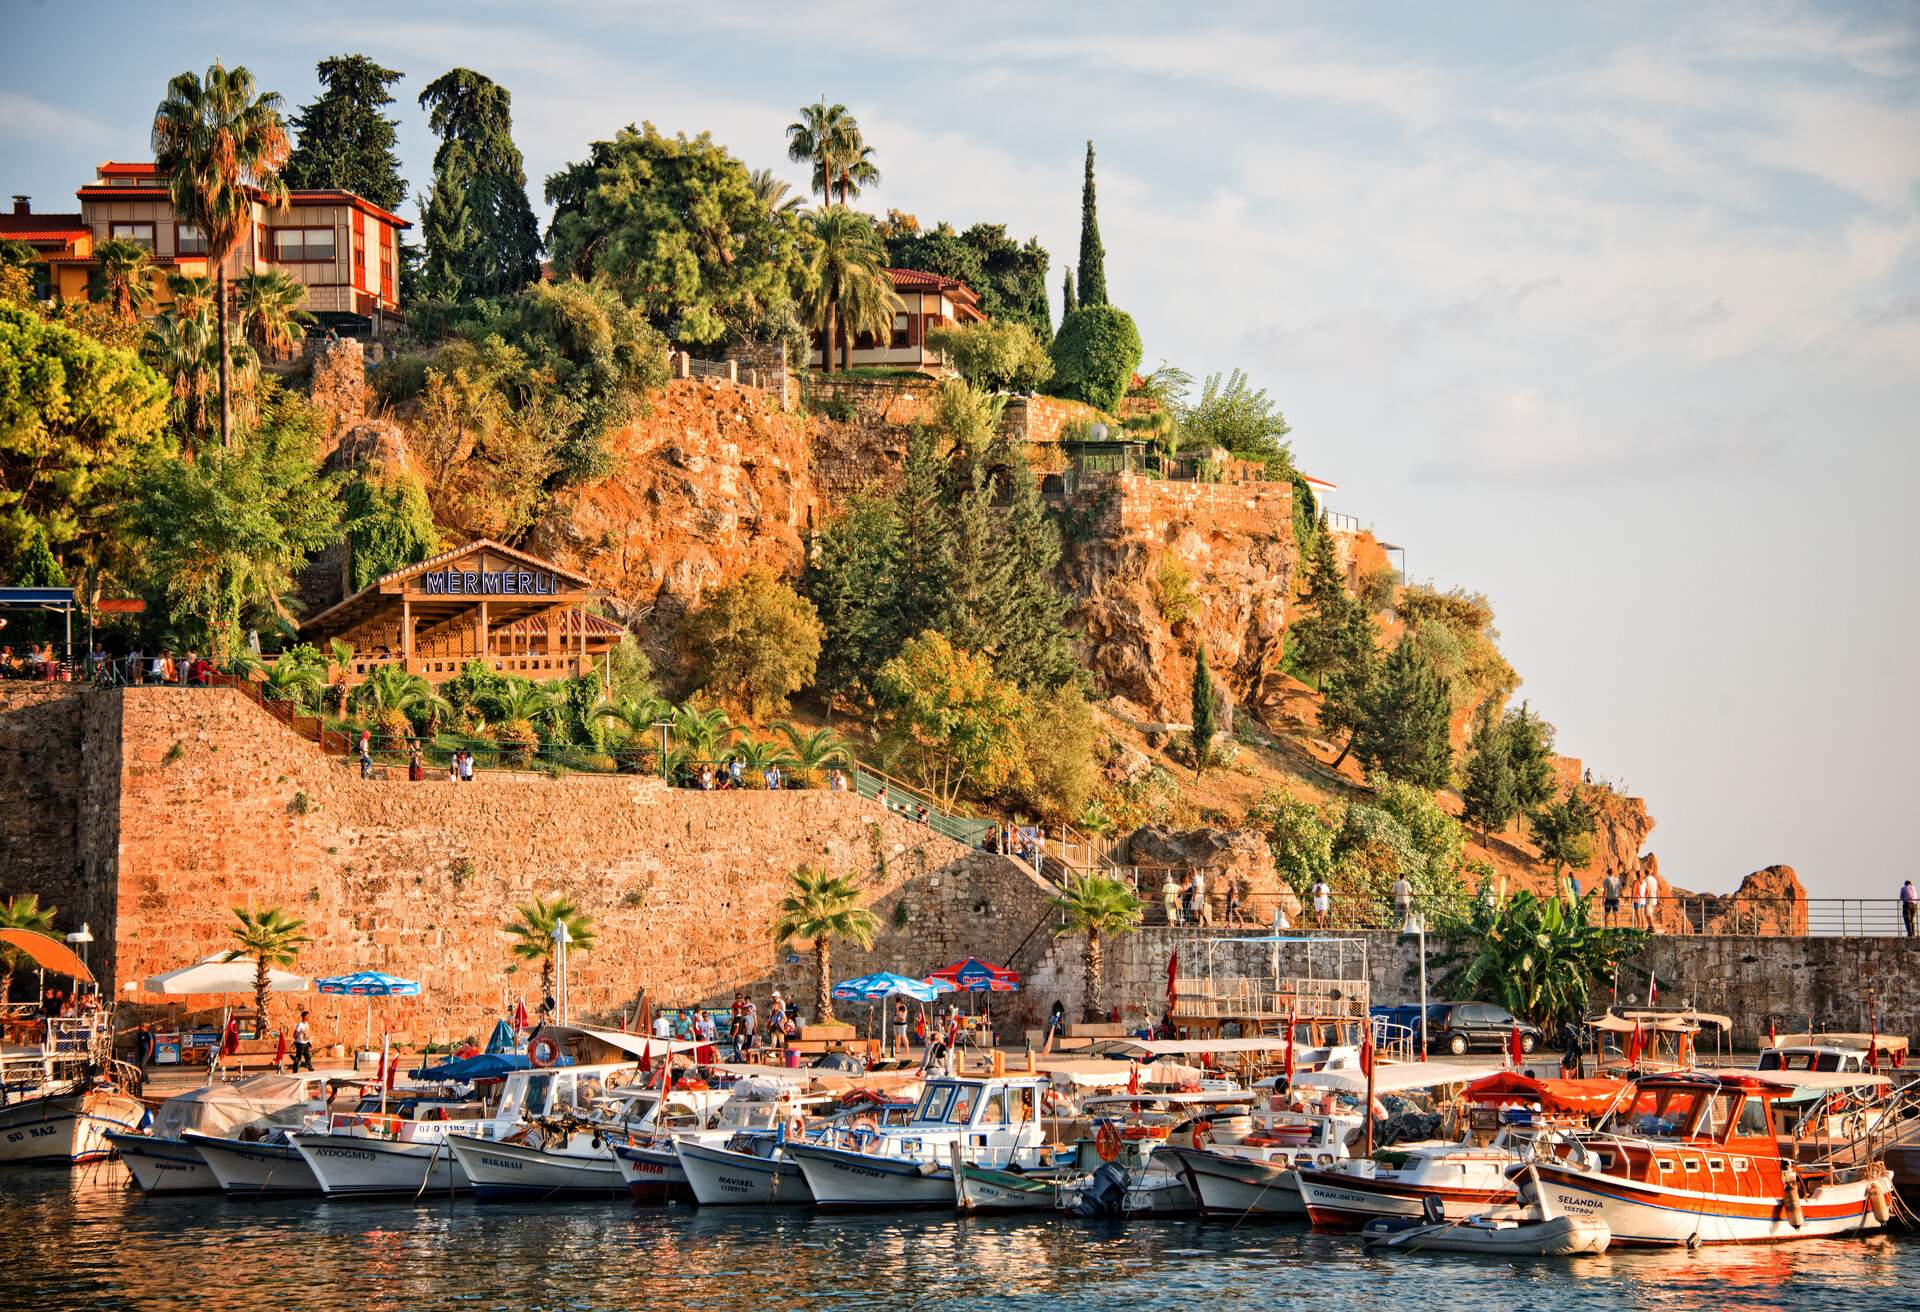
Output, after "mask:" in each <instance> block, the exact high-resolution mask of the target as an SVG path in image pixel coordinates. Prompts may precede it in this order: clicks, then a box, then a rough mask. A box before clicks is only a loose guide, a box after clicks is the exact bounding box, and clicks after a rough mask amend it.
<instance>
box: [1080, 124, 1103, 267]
mask: <svg viewBox="0 0 1920 1312" xmlns="http://www.w3.org/2000/svg"><path fill="white" fill-rule="evenodd" d="M1106 303H1107V248H1106V247H1104V246H1102V245H1101V244H1100V219H1099V216H1098V215H1097V214H1095V213H1094V203H1093V143H1092V142H1091V141H1089V142H1088V143H1087V177H1086V181H1085V182H1084V183H1082V184H1081V188H1080V304H1081V305H1105V304H1106Z"/></svg>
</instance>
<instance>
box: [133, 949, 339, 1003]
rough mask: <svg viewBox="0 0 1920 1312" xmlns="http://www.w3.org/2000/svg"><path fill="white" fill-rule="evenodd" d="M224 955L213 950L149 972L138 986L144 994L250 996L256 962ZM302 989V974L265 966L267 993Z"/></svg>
mask: <svg viewBox="0 0 1920 1312" xmlns="http://www.w3.org/2000/svg"><path fill="white" fill-rule="evenodd" d="M226 955H227V954H226V953H224V952H216V953H214V954H213V955H212V956H207V957H202V958H200V960H198V961H196V962H195V963H194V964H193V965H191V966H181V967H180V968H179V969H178V970H169V971H166V972H164V973H163V974H159V975H149V976H147V977H146V978H145V979H143V980H141V981H140V987H141V989H143V990H144V991H146V992H148V993H169V994H187V995H203V994H213V993H244V994H246V995H248V996H249V997H251V996H252V995H253V976H254V971H255V970H256V969H257V963H256V962H254V960H253V959H252V958H251V957H240V958H238V959H236V960H233V961H228V960H226V959H225V958H226ZM306 991H307V978H306V976H304V975H295V974H293V973H292V972H290V971H285V970H276V969H274V968H272V967H268V969H267V992H269V993H305V992H306Z"/></svg>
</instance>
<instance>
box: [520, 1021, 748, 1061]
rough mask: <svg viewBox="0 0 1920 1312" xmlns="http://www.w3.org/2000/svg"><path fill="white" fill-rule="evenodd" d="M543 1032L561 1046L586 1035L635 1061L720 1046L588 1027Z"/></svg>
mask: <svg viewBox="0 0 1920 1312" xmlns="http://www.w3.org/2000/svg"><path fill="white" fill-rule="evenodd" d="M540 1032H541V1033H542V1034H549V1035H552V1036H553V1037H554V1038H555V1039H556V1040H558V1041H560V1042H565V1041H566V1039H567V1037H568V1036H569V1035H573V1034H583V1035H585V1036H586V1037H587V1038H589V1039H593V1040H594V1041H595V1042H598V1043H604V1044H606V1045H607V1046H608V1047H609V1048H613V1049H616V1050H618V1051H620V1052H625V1053H630V1054H631V1055H633V1056H635V1057H665V1056H667V1055H668V1054H669V1053H683V1052H698V1051H699V1050H700V1049H702V1048H712V1047H715V1046H717V1044H716V1043H715V1042H714V1041H713V1040H710V1039H656V1038H654V1037H653V1036H652V1035H651V1034H628V1033H627V1032H626V1031H625V1030H596V1029H589V1028H588V1027H586V1026H585V1025H548V1026H546V1027H544V1028H543V1029H542V1030H541V1031H540Z"/></svg>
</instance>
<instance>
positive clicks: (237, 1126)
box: [153, 1075, 309, 1139]
mask: <svg viewBox="0 0 1920 1312" xmlns="http://www.w3.org/2000/svg"><path fill="white" fill-rule="evenodd" d="M308 1110H309V1105H308V1102H307V1084H306V1081H304V1080H302V1079H300V1078H299V1077H298V1076H295V1075H255V1076H253V1077H252V1078H251V1079H246V1080H240V1081H238V1082H237V1083H234V1084H209V1085H207V1086H206V1087H204V1088H200V1089H194V1090H193V1091H191V1092H189V1093H183V1094H181V1095H179V1096H178V1097H175V1098H169V1099H167V1100H166V1101H165V1102H163V1103H161V1104H160V1110H159V1111H157V1112H155V1113H154V1117H153V1137H154V1138H156V1139H178V1138H179V1137H180V1136H181V1135H182V1134H183V1133H185V1132H186V1131H188V1130H191V1131H193V1132H194V1133H195V1134H204V1135H209V1136H211V1137H213V1138H216V1139H231V1138H234V1137H236V1135H237V1134H238V1132H239V1131H240V1130H241V1129H244V1128H245V1127H247V1126H258V1127H261V1128H264V1129H272V1128H282V1127H285V1128H289V1129H291V1128H294V1127H296V1126H298V1125H299V1124H300V1122H301V1121H303V1120H305V1119H306V1115H307V1112H308Z"/></svg>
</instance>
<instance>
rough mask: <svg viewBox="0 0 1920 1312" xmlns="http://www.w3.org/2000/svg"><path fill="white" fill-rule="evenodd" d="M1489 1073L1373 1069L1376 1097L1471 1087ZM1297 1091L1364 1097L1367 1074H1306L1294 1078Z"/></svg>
mask: <svg viewBox="0 0 1920 1312" xmlns="http://www.w3.org/2000/svg"><path fill="white" fill-rule="evenodd" d="M1486 1073H1487V1068H1486V1067H1484V1066H1468V1065H1466V1064H1465V1063H1464V1062H1453V1061H1397V1062H1381V1063H1380V1064H1379V1065H1378V1066H1375V1067H1374V1068H1373V1091H1374V1092H1375V1093H1399V1092H1400V1091H1401V1090H1403V1089H1430V1088H1433V1087H1434V1086H1436V1085H1441V1084H1470V1083H1472V1082H1473V1081H1474V1080H1477V1079H1479V1078H1480V1077H1481V1076H1482V1075H1485V1074H1486ZM1293 1083H1294V1085H1295V1087H1298V1088H1305V1089H1332V1090H1333V1091H1334V1092H1336V1093H1358V1094H1365V1093H1366V1091H1367V1073H1366V1072H1365V1071H1363V1070H1361V1069H1360V1068H1359V1067H1357V1066H1350V1067H1342V1068H1341V1069H1339V1070H1326V1071H1303V1072H1301V1073H1300V1074H1298V1075H1296V1076H1294V1077H1293Z"/></svg>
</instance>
